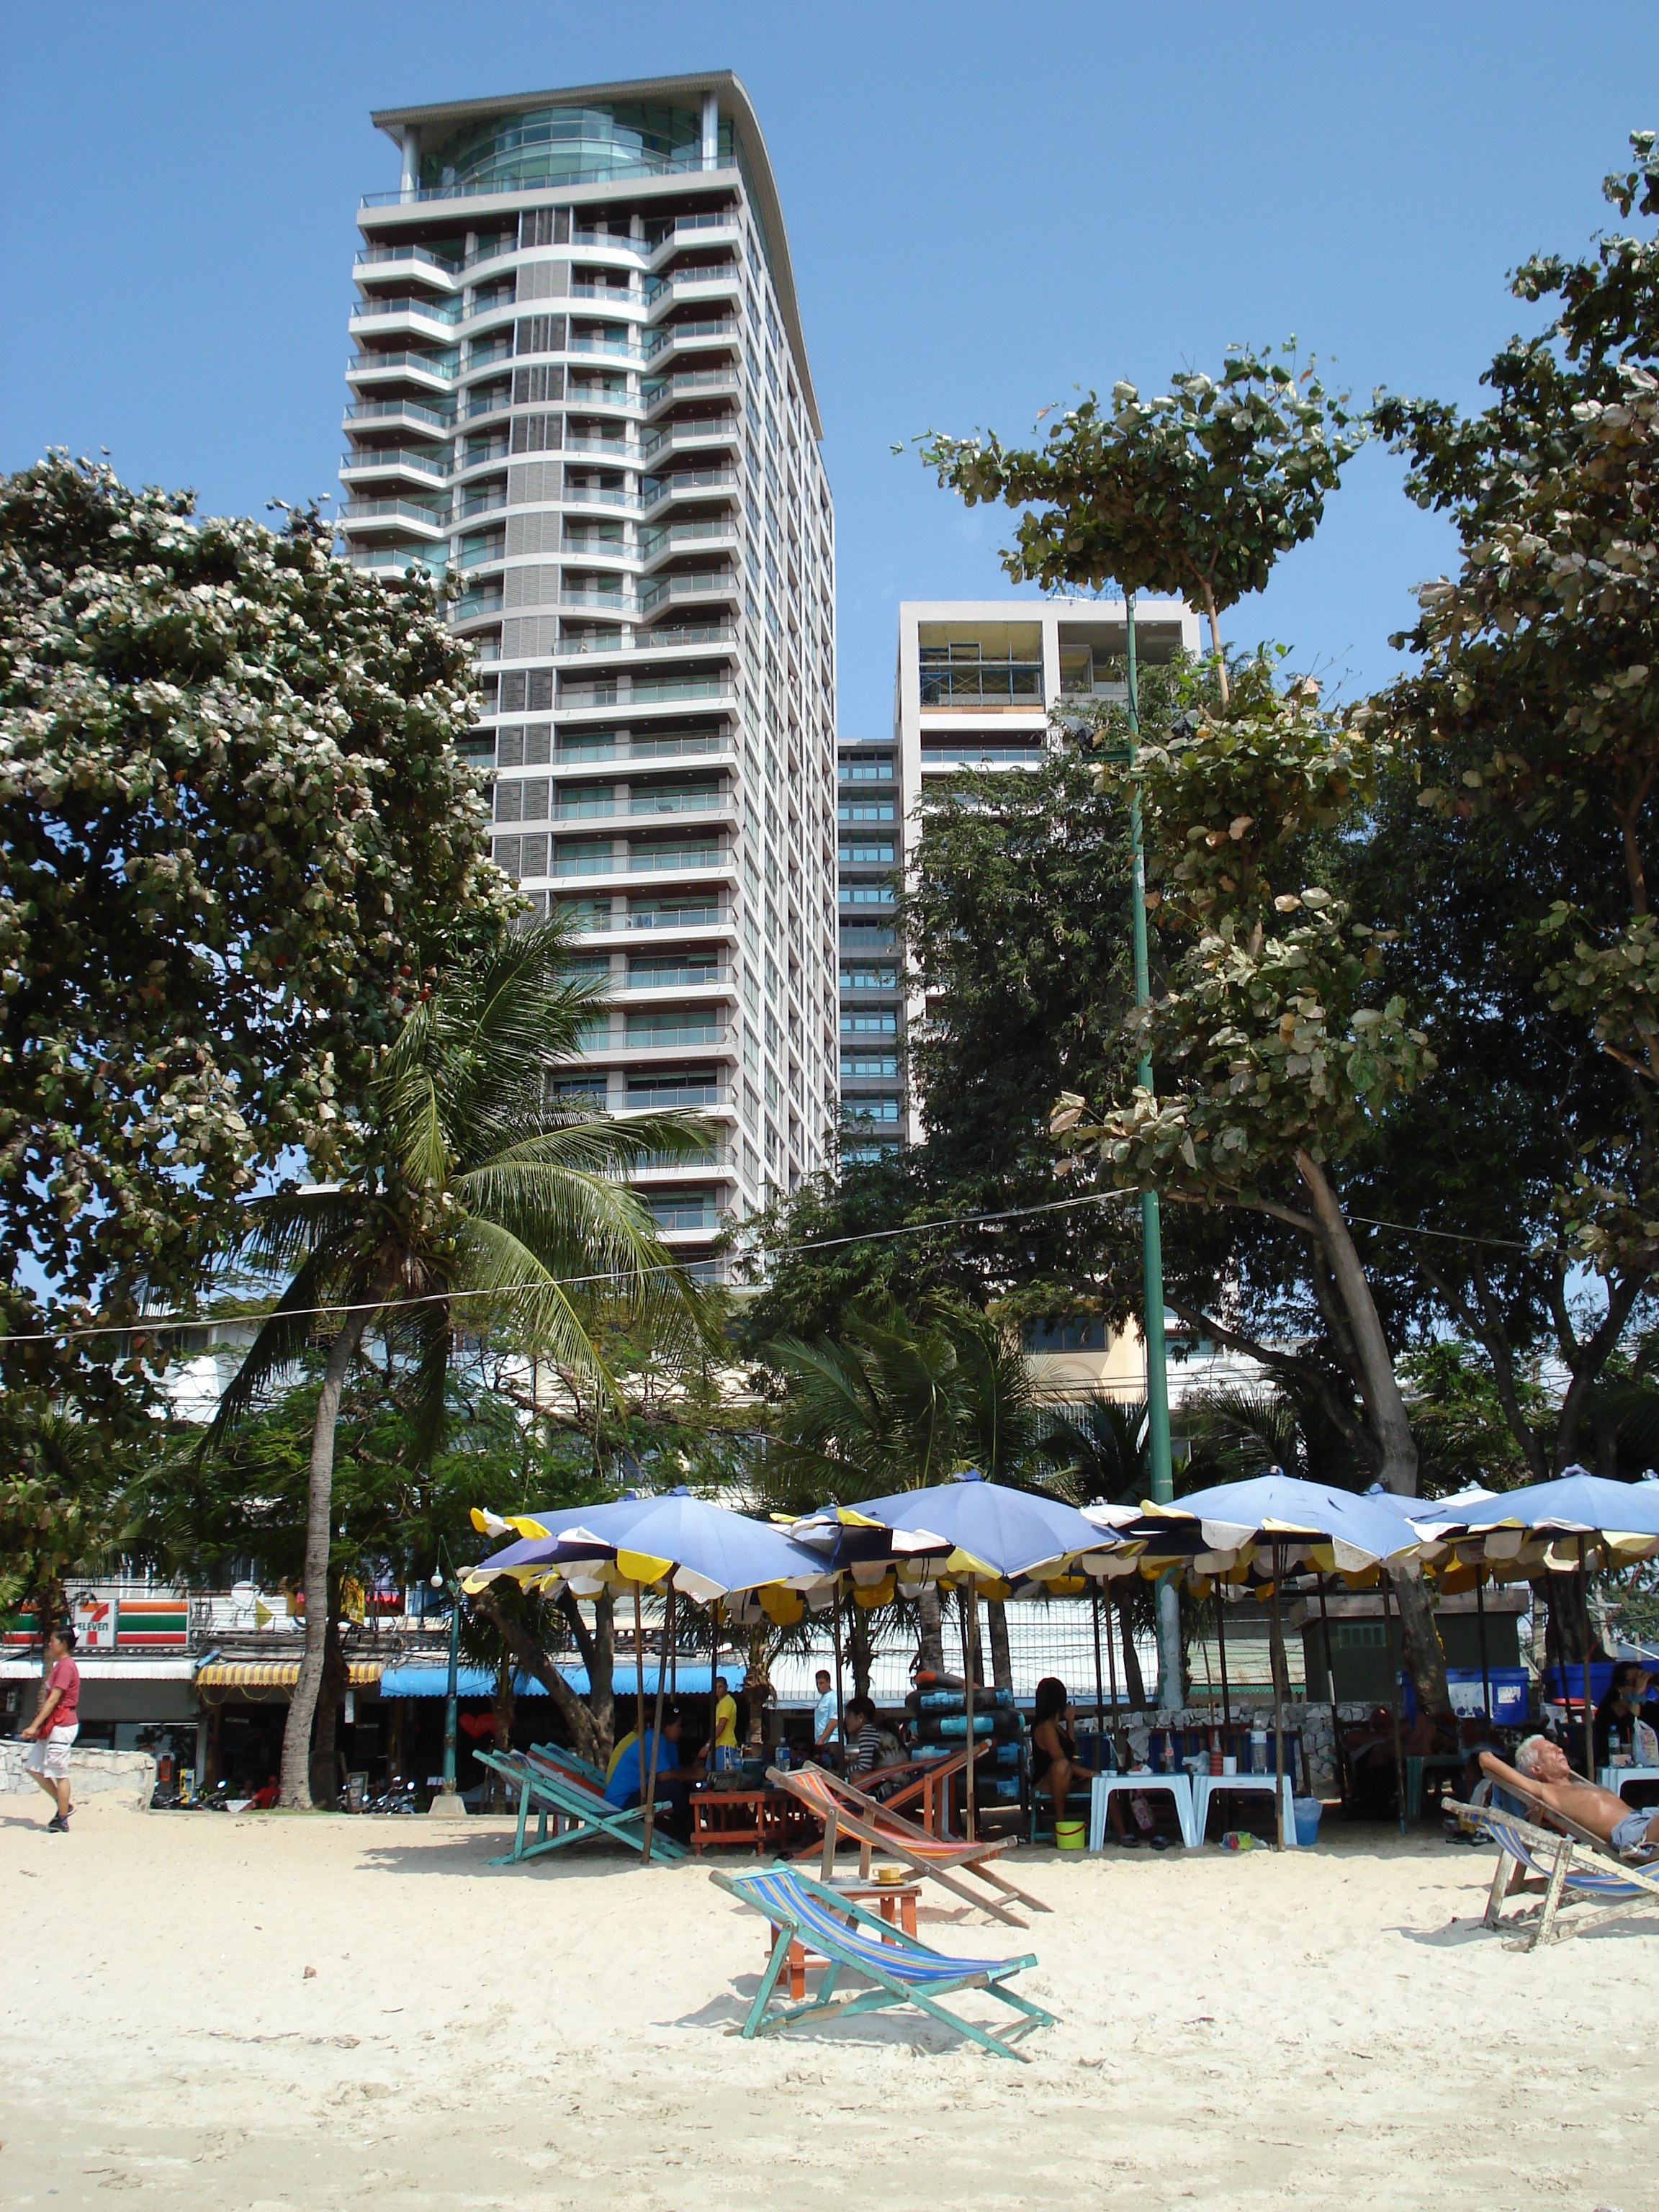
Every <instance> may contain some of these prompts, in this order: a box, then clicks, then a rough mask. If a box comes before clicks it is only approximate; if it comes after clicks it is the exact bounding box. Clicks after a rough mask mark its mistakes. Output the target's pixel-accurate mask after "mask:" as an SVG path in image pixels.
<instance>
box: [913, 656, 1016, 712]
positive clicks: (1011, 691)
mask: <svg viewBox="0 0 1659 2212" xmlns="http://www.w3.org/2000/svg"><path fill="white" fill-rule="evenodd" d="M921 704H922V707H923V708H924V709H933V708H939V709H944V710H946V711H949V710H951V709H956V710H957V711H960V710H962V709H963V708H969V709H971V708H981V707H1016V708H1024V709H1026V710H1027V711H1029V712H1031V713H1036V714H1041V713H1042V704H1043V694H1042V662H1041V661H1040V660H1034V661H1004V662H1001V663H987V662H980V661H967V662H958V663H957V664H955V665H951V666H946V667H939V666H938V665H930V664H929V663H927V661H925V660H924V661H923V663H922V666H921Z"/></svg>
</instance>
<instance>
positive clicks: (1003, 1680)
mask: <svg viewBox="0 0 1659 2212" xmlns="http://www.w3.org/2000/svg"><path fill="white" fill-rule="evenodd" d="M985 1621H986V1626H987V1630H988V1632H989V1634H990V1638H991V1680H992V1683H993V1686H994V1687H995V1688H997V1689H999V1690H1009V1691H1012V1688H1013V1686H1014V1662H1013V1658H1012V1654H1011V1653H1010V1651H1009V1650H1008V1613H1007V1609H1006V1607H1005V1606H1004V1604H1003V1602H1002V1600H1001V1599H1000V1597H987V1599H986V1601H985Z"/></svg>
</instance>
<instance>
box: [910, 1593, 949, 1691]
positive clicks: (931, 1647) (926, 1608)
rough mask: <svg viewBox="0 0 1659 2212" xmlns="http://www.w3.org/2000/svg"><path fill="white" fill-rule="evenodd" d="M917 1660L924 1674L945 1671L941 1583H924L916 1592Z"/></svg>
mask: <svg viewBox="0 0 1659 2212" xmlns="http://www.w3.org/2000/svg"><path fill="white" fill-rule="evenodd" d="M916 1627H917V1640H916V1662H917V1665H918V1666H919V1668H921V1672H922V1673H923V1674H943V1673H944V1672H945V1632H944V1630H943V1629H942V1628H941V1626H939V1584H938V1583H923V1584H922V1586H921V1589H920V1590H919V1591H918V1592H917V1594H916Z"/></svg>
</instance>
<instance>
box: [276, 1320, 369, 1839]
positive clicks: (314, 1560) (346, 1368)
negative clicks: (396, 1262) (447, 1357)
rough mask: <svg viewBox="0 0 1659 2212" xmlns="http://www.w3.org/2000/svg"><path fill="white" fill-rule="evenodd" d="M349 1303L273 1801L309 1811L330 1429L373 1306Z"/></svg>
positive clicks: (310, 1532) (322, 1420) (333, 1365)
mask: <svg viewBox="0 0 1659 2212" xmlns="http://www.w3.org/2000/svg"><path fill="white" fill-rule="evenodd" d="M378 1304H380V1296H379V1295H377V1296H375V1297H374V1299H373V1301H372V1304H365V1305H360V1306H354V1307H349V1308H348V1309H347V1310H346V1312H345V1314H344V1316H343V1318H342V1320H341V1322H340V1328H339V1331H338V1334H337V1335H336V1337H335V1339H334V1341H333V1343H332V1344H331V1345H330V1346H329V1347H328V1362H327V1364H326V1365H325V1368H324V1370H323V1388H322V1395H320V1396H319V1399H318V1401H317V1418H316V1419H315V1420H314V1421H313V1424H312V1429H311V1474H310V1481H309V1486H308V1489H307V1498H306V1565H305V1592H306V1651H305V1657H304V1658H303V1659H302V1660H301V1662H300V1679H299V1680H298V1681H297V1682H296V1683H295V1685H294V1695H293V1697H292V1699H290V1700H289V1708H288V1725H287V1727H286V1728H285V1729H283V1778H282V1786H281V1791H280V1795H279V1798H278V1802H279V1803H281V1804H283V1805H284V1806H286V1807H287V1808H288V1809H289V1811H290V1812H306V1811H308V1810H309V1808H310V1807H311V1803H312V1796H311V1776H310V1767H311V1724H312V1722H313V1718H314V1717H315V1715H316V1711H317V1693H318V1692H319V1690H320V1689H321V1687H322V1682H323V1658H324V1650H325V1644H326V1641H327V1637H328V1615H329V1604H328V1555H329V1549H330V1539H331V1534H332V1531H333V1516H334V1431H335V1426H336V1424H337V1422H338V1420H339V1418H340V1400H341V1398H342V1397H343V1395H344V1393H345V1380H346V1376H347V1375H348V1374H349V1372H350V1369H351V1362H352V1360H353V1358H354V1357H355V1356H356V1350H357V1346H358V1345H359V1344H360V1343H361V1342H362V1334H363V1331H364V1330H365V1329H366V1328H368V1323H369V1318H370V1315H371V1313H372V1311H373V1307H374V1305H378Z"/></svg>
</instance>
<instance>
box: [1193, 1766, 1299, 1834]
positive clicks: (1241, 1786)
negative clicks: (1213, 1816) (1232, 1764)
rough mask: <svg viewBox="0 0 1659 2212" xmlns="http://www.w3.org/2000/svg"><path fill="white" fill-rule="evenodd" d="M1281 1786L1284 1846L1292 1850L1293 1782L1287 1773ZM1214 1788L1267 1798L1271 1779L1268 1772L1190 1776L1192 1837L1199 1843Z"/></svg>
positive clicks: (1207, 1816)
mask: <svg viewBox="0 0 1659 2212" xmlns="http://www.w3.org/2000/svg"><path fill="white" fill-rule="evenodd" d="M1284 1788H1285V1820H1284V1828H1285V1850H1295V1849H1296V1805H1295V1802H1294V1800H1295V1797H1296V1784H1294V1783H1293V1782H1292V1781H1291V1778H1290V1776H1289V1775H1288V1774H1287V1775H1285V1777H1284ZM1217 1790H1255V1791H1257V1792H1258V1793H1265V1794H1266V1795H1267V1796H1269V1797H1271V1796H1273V1776H1272V1775H1271V1774H1198V1775H1194V1778H1193V1829H1194V1836H1193V1840H1194V1843H1199V1844H1201V1843H1202V1842H1203V1840H1204V1832H1205V1829H1206V1826H1208V1824H1209V1819H1210V1800H1211V1798H1212V1797H1213V1796H1214V1795H1215V1793H1216V1791H1217Z"/></svg>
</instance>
